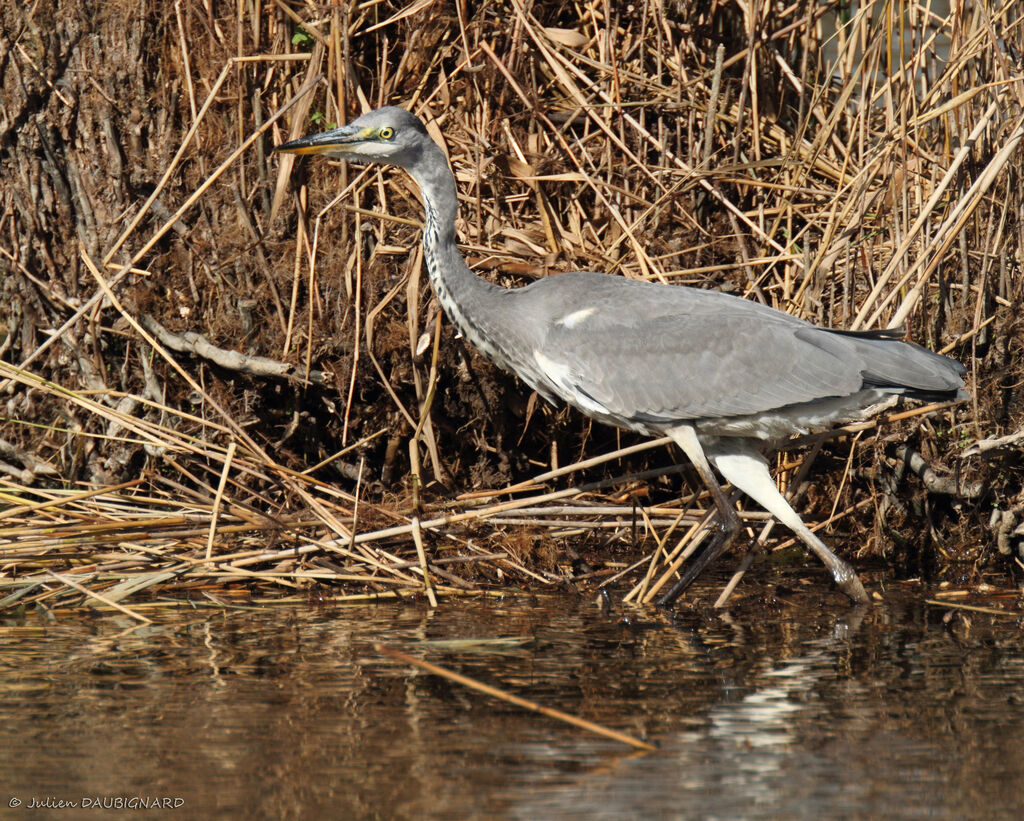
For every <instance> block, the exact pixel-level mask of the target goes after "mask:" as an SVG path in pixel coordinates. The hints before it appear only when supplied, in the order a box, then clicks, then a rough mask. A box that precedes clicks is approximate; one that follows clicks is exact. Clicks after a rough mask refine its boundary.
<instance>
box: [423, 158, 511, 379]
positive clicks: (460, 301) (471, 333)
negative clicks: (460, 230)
mask: <svg viewBox="0 0 1024 821" xmlns="http://www.w3.org/2000/svg"><path fill="white" fill-rule="evenodd" d="M434 150H435V151H436V152H437V153H436V155H428V156H425V157H424V161H423V162H421V163H418V164H417V166H416V167H414V168H410V169H408V170H409V173H410V174H411V175H412V178H413V179H414V180H416V182H417V183H418V184H419V186H420V191H421V192H422V193H423V204H424V207H425V209H426V222H425V224H424V226H423V257H424V260H425V262H426V264H427V273H428V274H429V276H430V284H431V285H432V286H433V287H434V292H435V293H436V294H437V299H438V301H439V302H440V303H441V307H443V308H444V312H445V313H446V314H447V315H448V318H449V319H450V320H451V321H452V323H453V324H454V325H455V327H456V328H458V329H459V332H460V333H461V334H462V335H463V336H464V337H465V338H466V339H468V340H469V342H470V343H471V344H473V345H474V346H476V347H477V348H479V349H480V350H481V351H482V352H483V353H484V354H485V355H486V356H487V357H489V358H490V359H493V360H496V361H497V362H498V364H499V365H503V366H505V367H508V364H509V363H508V358H507V357H506V356H505V354H504V350H503V349H504V348H505V346H504V345H503V344H502V340H501V338H500V328H501V327H502V325H504V324H505V323H502V322H500V321H498V322H495V320H500V318H501V317H500V307H499V303H500V302H501V301H502V295H503V294H505V293H507V292H506V291H505V289H504V288H501V287H499V286H497V285H493V284H491V283H490V282H487V281H486V280H484V279H481V278H480V277H478V276H477V275H476V274H474V273H473V272H472V271H471V270H470V269H469V266H468V265H466V262H465V260H464V259H463V258H462V254H461V253H460V252H459V248H458V246H457V245H456V243H455V217H456V215H457V213H458V197H457V194H456V190H455V176H454V175H453V174H452V172H451V170H450V168H449V167H448V162H447V159H446V158H445V156H444V154H443V153H442V152H441V150H440V149H439V148H435V149H434Z"/></svg>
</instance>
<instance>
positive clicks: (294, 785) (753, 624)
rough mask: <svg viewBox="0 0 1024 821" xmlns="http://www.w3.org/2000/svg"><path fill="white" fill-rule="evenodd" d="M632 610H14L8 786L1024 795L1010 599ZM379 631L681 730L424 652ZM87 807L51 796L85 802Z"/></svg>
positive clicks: (416, 800) (191, 808)
mask: <svg viewBox="0 0 1024 821" xmlns="http://www.w3.org/2000/svg"><path fill="white" fill-rule="evenodd" d="M617 615H618V614H617ZM617 615H616V616H613V617H611V618H609V617H607V616H605V615H603V614H602V613H601V612H600V611H599V610H598V609H597V608H596V607H594V606H592V605H591V603H590V602H587V601H579V600H575V599H570V598H566V597H560V598H546V599H540V600H538V599H530V598H527V597H522V598H516V599H511V600H508V601H503V602H498V603H495V602H486V601H479V602H471V603H463V604H451V603H446V604H445V605H444V607H442V608H441V609H439V610H438V611H436V612H429V611H426V610H423V609H420V608H419V607H416V606H404V607H403V606H393V605H387V606H383V605H382V606H377V607H358V608H345V609H338V610H331V611H326V610H319V611H317V610H313V609H312V608H291V609H271V610H259V611H243V612H228V613H217V614H210V613H208V612H204V611H197V612H193V613H191V614H189V615H188V616H171V615H162V616H161V620H162V621H163V623H161V624H156V625H151V626H146V627H145V628H139V629H129V628H131V627H132V625H129V624H128V623H126V622H124V621H122V620H120V619H118V618H101V619H95V620H91V621H79V620H75V621H65V622H57V623H52V624H47V623H43V622H42V621H35V620H34V619H32V618H28V619H25V620H24V621H23V622H22V623H14V624H12V623H6V624H0V694H2V698H0V728H2V729H0V772H2V773H3V782H2V783H3V788H4V790H5V791H6V792H5V794H4V795H2V796H0V801H2V802H3V803H2V806H4V807H5V808H6V807H8V801H9V799H10V798H11V797H16V798H18V799H19V800H22V801H26V802H28V801H30V800H32V799H33V798H35V799H36V800H37V801H42V800H43V799H46V798H47V797H50V798H52V799H57V800H80V799H81V798H82V797H93V798H98V797H104V796H108V797H109V796H165V797H171V798H180V799H183V800H184V808H183V809H179V810H177V811H166V813H164V812H155V813H153V812H151V813H150V815H155V816H156V817H160V816H161V815H163V814H167V815H177V817H237V816H238V815H245V816H251V817H274V818H278V817H302V818H308V817H319V816H327V817H346V818H359V817H362V818H372V817H381V818H401V817H405V818H421V817H428V818H433V817H436V818H441V817H444V818H450V817H459V818H484V817H507V818H531V819H533V818H538V817H559V818H561V817H568V818H572V817H586V818H627V817H680V818H690V817H716V818H752V817H764V818H782V817H809V816H815V817H817V816H821V815H828V816H830V817H836V816H842V817H851V818H861V817H863V818H867V817H879V816H898V817H902V818H913V817H929V818H931V817H948V818H952V817H982V816H983V817H987V818H999V817H1006V818H1009V817H1017V815H1016V813H1017V808H1019V806H1020V805H1021V803H1022V800H1024V795H1022V791H1024V789H1022V786H1021V785H1022V784H1024V764H1022V756H1021V755H1020V752H1019V751H1020V749H1021V745H1022V742H1024V732H1022V730H1024V707H1022V700H1024V662H1022V656H1021V652H1020V626H1019V625H1018V624H1016V623H1015V622H1013V621H1012V620H1009V619H995V618H991V617H987V616H972V617H971V618H970V619H964V618H962V617H960V616H957V617H955V618H954V619H953V620H952V621H950V622H949V623H944V621H943V618H942V616H943V612H942V611H941V610H936V609H934V608H930V607H927V606H925V605H923V604H921V603H920V601H919V600H918V599H916V598H915V599H907V600H900V599H899V598H890V600H888V601H887V602H886V603H885V604H883V605H882V606H879V607H876V608H873V609H872V610H870V611H868V612H866V613H858V612H855V611H846V610H827V609H820V608H817V607H803V606H790V605H782V604H777V605H776V606H774V607H771V608H766V607H764V606H763V603H761V605H759V606H757V607H754V606H750V607H749V610H747V611H745V610H743V609H742V608H740V609H737V610H734V611H733V613H732V614H731V615H724V616H723V615H715V614H712V613H703V612H702V613H687V612H686V611H681V613H680V616H679V617H678V618H677V619H676V620H674V621H669V620H668V619H667V618H666V617H665V616H663V615H662V614H659V613H657V612H651V611H643V612H634V613H631V614H630V623H629V624H625V623H623V622H622V621H621V620H620V619H619V618H618V617H617ZM381 641H384V642H386V643H388V644H390V645H394V646H397V647H401V648H402V649H404V650H406V651H408V652H411V653H413V654H415V655H418V656H421V657H423V658H427V659H429V660H430V661H433V662H435V663H437V664H441V665H446V666H448V667H451V668H452V669H455V670H457V671H458V672H461V673H463V674H465V675H469V676H473V677H476V678H479V679H481V680H483V681H486V682H489V683H492V684H496V685H498V686H500V687H503V688H506V689H508V690H510V691H512V692H514V693H516V694H517V695H519V696H522V697H524V698H529V699H534V700H537V701H539V702H541V703H543V704H547V705H549V706H553V707H557V708H559V709H562V710H566V711H568V712H571V713H574V714H577V715H580V716H583V717H585V718H588V719H590V720H592V721H596V722H599V723H602V724H606V725H608V726H611V727H614V728H616V729H619V730H621V731H623V732H626V733H630V734H633V735H638V736H641V737H645V738H648V739H650V740H653V741H655V742H657V743H658V744H659V747H660V748H659V750H658V751H657V752H654V753H649V754H638V753H635V752H632V751H630V750H628V749H625V748H623V747H621V746H620V745H618V744H616V743H614V742H611V741H607V740H605V739H602V738H599V737H592V736H589V735H587V734H585V733H583V732H582V731H580V730H577V729H574V728H571V727H567V726H562V725H559V724H556V723H554V722H552V721H551V720H550V719H547V718H545V717H543V716H539V715H535V714H530V713H525V712H523V711H522V710H520V709H519V708H516V707H513V706H510V705H507V704H504V703H501V702H496V701H493V700H491V699H488V698H486V697H484V696H481V695H479V694H476V693H473V692H470V691H467V690H466V689H464V688H462V687H461V686H459V685H456V684H453V683H451V682H448V681H446V680H444V679H440V678H438V677H436V676H430V675H424V674H421V673H418V672H416V671H413V670H410V669H409V668H408V667H407V666H405V665H402V664H397V663H395V662H392V661H390V660H389V659H387V658H384V657H381V656H380V655H379V654H377V653H375V652H374V651H373V649H372V648H373V645H374V643H376V642H381ZM61 812H64V811H59V810H41V811H39V813H40V814H39V815H37V816H36V817H45V816H47V815H48V814H49V815H52V817H76V816H75V815H60V813H61ZM183 812H184V813H185V816H182V813H183ZM19 813H20V814H19ZM21 815H24V816H25V817H30V816H31V813H27V812H25V810H24V808H19V809H17V810H12V809H8V810H7V816H5V817H21Z"/></svg>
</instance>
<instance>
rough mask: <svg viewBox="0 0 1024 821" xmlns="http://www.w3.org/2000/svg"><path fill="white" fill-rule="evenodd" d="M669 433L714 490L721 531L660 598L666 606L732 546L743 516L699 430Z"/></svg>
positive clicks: (678, 429)
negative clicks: (725, 489) (726, 490)
mask: <svg viewBox="0 0 1024 821" xmlns="http://www.w3.org/2000/svg"><path fill="white" fill-rule="evenodd" d="M668 433H669V436H671V437H672V439H673V440H674V441H675V443H676V444H677V445H679V447H680V448H682V449H683V453H685V454H686V458H687V459H689V460H690V461H691V462H692V463H693V466H694V467H695V468H697V473H699V474H700V478H701V479H702V480H703V482H704V484H705V485H706V486H707V489H708V491H709V492H710V493H711V498H712V499H714V502H715V508H716V509H717V511H718V527H717V531H718V532H717V533H715V537H714V539H713V540H712V542H711V544H709V545H708V546H707V547H705V548H704V549H703V550H702V551H701V552H700V555H698V556H694V557H693V560H692V561H691V562H690V564H689V565H688V566H687V568H686V570H685V571H684V572H683V574H682V575H681V576H680V577H679V579H677V580H676V582H675V584H673V585H672V587H670V588H669V590H668V591H667V592H666V593H664V594H662V596H661V597H660V598H659V599H658V604H659V605H660V606H662V607H668V606H670V605H671V604H672V603H673V602H674V601H675V600H676V599H678V598H679V597H680V596H681V595H682V594H683V592H684V591H685V590H686V588H688V587H689V586H690V585H691V584H693V583H694V581H695V580H696V579H697V577H698V576H699V575H700V574H701V573H702V572H704V568H706V567H707V566H708V565H709V564H711V562H713V561H714V560H715V559H717V558H718V557H719V556H721V555H722V554H723V553H724V552H725V551H726V550H727V549H728V548H729V545H730V544H732V540H733V539H734V538H735V536H736V531H737V530H739V527H740V517H739V516H737V515H736V510H735V508H733V506H732V505H731V504H729V500H728V499H727V498H726V497H725V494H724V493H723V492H722V486H721V485H719V484H718V477H716V476H715V474H714V471H712V470H711V464H710V463H709V462H708V457H707V456H706V455H705V453H704V448H702V447H701V444H700V440H699V439H697V433H696V431H695V430H694V429H693V428H692V427H690V426H689V425H680V426H679V427H677V428H674V429H673V430H671V431H669V432H668Z"/></svg>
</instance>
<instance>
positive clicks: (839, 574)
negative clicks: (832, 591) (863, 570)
mask: <svg viewBox="0 0 1024 821" xmlns="http://www.w3.org/2000/svg"><path fill="white" fill-rule="evenodd" d="M835 558H836V561H835V564H834V565H833V566H832V568H831V570H832V578H833V579H835V580H836V585H837V586H838V587H839V589H840V590H842V591H843V592H844V593H845V594H846V595H847V596H849V597H850V600H851V601H852V602H853V603H854V604H871V598H870V597H869V596H868V593H867V591H866V590H865V589H864V585H863V584H861V582H860V577H859V576H858V575H857V571H856V570H854V569H853V568H852V567H851V566H850V565H848V564H847V563H846V562H844V561H843V560H842V559H840V558H839V557H838V556H836V557H835Z"/></svg>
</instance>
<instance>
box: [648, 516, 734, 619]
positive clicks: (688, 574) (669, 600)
mask: <svg viewBox="0 0 1024 821" xmlns="http://www.w3.org/2000/svg"><path fill="white" fill-rule="evenodd" d="M738 529H739V520H737V521H736V523H735V526H733V527H730V526H728V525H726V524H719V525H718V526H717V527H716V528H715V531H716V532H715V538H714V539H712V540H711V544H709V545H708V546H707V547H705V548H704V549H703V550H702V551H701V552H700V554H699V555H697V556H695V557H694V558H693V561H692V562H691V563H690V565H689V566H688V567H687V568H686V570H685V571H683V575H682V576H680V577H679V578H678V579H677V580H676V583H675V584H673V585H672V587H670V588H669V589H668V592H666V593H664V594H663V595H662V596H661V597H660V598H659V599H658V600H657V601H656V602H655V604H657V605H658V607H671V606H672V605H673V604H674V603H675V600H676V599H678V598H679V597H680V596H681V595H683V593H685V592H686V590H687V588H689V586H690V585H691V584H693V583H694V582H695V581H696V580H697V577H698V576H700V574H701V573H703V572H704V569H705V568H706V567H707V566H708V565H709V564H711V563H712V562H713V561H714V560H715V559H717V558H718V557H719V556H721V555H722V554H723V553H724V552H725V551H726V550H727V549H728V548H729V545H730V544H732V540H733V537H734V536H735V535H736V531H737V530H738Z"/></svg>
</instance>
